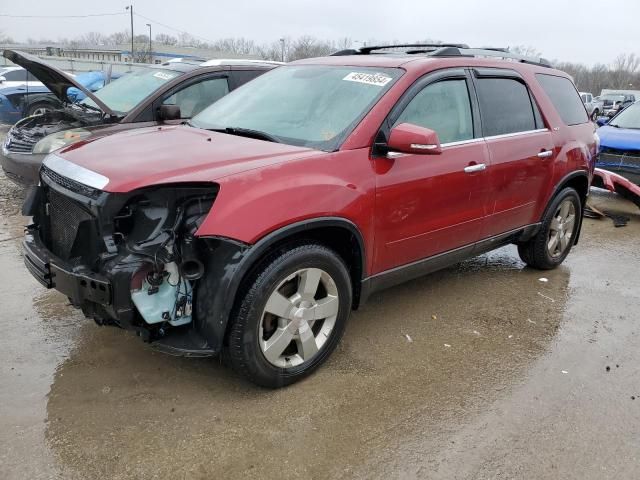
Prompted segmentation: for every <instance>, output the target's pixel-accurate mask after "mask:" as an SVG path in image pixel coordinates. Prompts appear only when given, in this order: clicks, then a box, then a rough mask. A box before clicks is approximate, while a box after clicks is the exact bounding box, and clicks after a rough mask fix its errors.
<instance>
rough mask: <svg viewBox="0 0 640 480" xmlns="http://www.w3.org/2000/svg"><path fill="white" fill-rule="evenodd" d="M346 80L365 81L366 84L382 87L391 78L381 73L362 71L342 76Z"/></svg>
mask: <svg viewBox="0 0 640 480" xmlns="http://www.w3.org/2000/svg"><path fill="white" fill-rule="evenodd" d="M343 80H346V81H348V82H358V83H366V84H367V85H376V86H378V87H384V86H385V85H386V84H387V83H389V82H390V81H391V80H392V79H391V77H388V76H386V75H384V74H382V73H363V72H351V73H350V74H348V75H347V76H346V77H344V78H343Z"/></svg>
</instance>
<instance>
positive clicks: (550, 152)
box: [538, 150, 553, 158]
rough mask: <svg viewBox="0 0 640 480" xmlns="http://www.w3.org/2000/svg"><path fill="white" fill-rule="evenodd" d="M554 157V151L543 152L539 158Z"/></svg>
mask: <svg viewBox="0 0 640 480" xmlns="http://www.w3.org/2000/svg"><path fill="white" fill-rule="evenodd" d="M552 156H553V150H543V151H541V152H540V153H539V154H538V158H549V157H552Z"/></svg>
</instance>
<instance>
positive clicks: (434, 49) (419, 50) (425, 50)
mask: <svg viewBox="0 0 640 480" xmlns="http://www.w3.org/2000/svg"><path fill="white" fill-rule="evenodd" d="M394 48H395V49H398V48H401V49H404V50H402V51H390V52H389V51H387V52H385V51H384V50H393V49H394ZM372 53H373V54H376V53H377V54H385V53H401V54H405V55H428V56H432V57H457V56H467V57H497V58H504V59H509V60H517V61H518V62H521V63H528V64H531V65H539V66H542V67H551V66H552V65H551V62H550V61H549V60H546V59H544V58H541V57H540V58H539V57H528V56H525V55H520V54H518V53H512V52H510V51H509V49H507V48H496V47H482V48H470V47H469V46H468V45H465V44H464V43H405V44H398V45H380V46H373V47H361V48H357V49H346V50H340V51H338V52H335V53H333V54H332V56H342V55H370V54H372Z"/></svg>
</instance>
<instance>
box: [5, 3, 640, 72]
mask: <svg viewBox="0 0 640 480" xmlns="http://www.w3.org/2000/svg"><path fill="white" fill-rule="evenodd" d="M129 3H130V2H120V1H117V0H116V1H113V0H108V1H102V2H97V1H88V0H47V1H43V0H20V1H19V2H15V1H10V0H0V13H1V14H11V15H87V14H96V13H116V12H125V6H126V5H128V4H129ZM133 4H134V12H138V13H140V14H141V15H144V16H146V17H149V18H151V19H153V20H155V21H157V22H160V23H163V24H166V25H169V26H171V27H174V28H176V29H180V30H186V31H188V32H189V33H191V34H193V35H195V36H198V37H201V38H202V39H209V40H215V39H218V38H223V37H240V36H243V37H247V38H251V39H253V40H255V41H257V42H267V41H273V40H277V39H278V38H280V37H282V36H290V37H296V36H299V35H313V36H315V37H318V38H322V39H325V38H326V39H338V38H343V37H350V38H351V39H353V40H359V41H363V40H364V41H370V40H374V39H375V40H398V41H414V40H417V39H424V38H432V39H439V40H442V41H446V42H456V43H468V44H469V45H471V46H496V47H506V46H513V45H527V46H533V47H535V48H537V49H538V50H539V51H541V52H542V53H543V55H544V56H545V57H547V58H549V59H560V60H567V61H579V62H583V63H587V64H593V63H598V62H602V63H609V62H611V61H612V60H613V59H614V58H615V56H616V55H618V54H619V53H631V52H635V53H637V54H640V28H639V25H640V1H639V0H617V1H615V2H604V1H602V0H571V1H567V0H564V1H563V0H536V1H521V0H511V1H508V0H456V1H451V0H449V1H443V0H438V1H434V0H352V1H349V0H313V1H312V0H267V1H258V0H253V1H250V0H234V1H225V2H222V1H215V0H179V1H177V0H172V1H169V0H136V1H134V2H133ZM145 23H148V21H147V20H144V19H142V18H136V17H134V29H135V32H136V34H138V33H146V32H147V27H146V26H145ZM151 23H152V24H153V25H154V26H153V29H154V30H153V31H154V34H155V33H159V32H165V33H170V34H174V35H175V34H176V33H177V32H176V31H173V30H170V29H168V28H165V27H162V26H160V25H158V24H155V23H154V22H151ZM129 28H130V27H129V17H128V15H118V16H111V17H94V18H57V19H52V18H7V17H0V30H1V31H2V32H3V33H4V34H5V35H9V36H11V37H13V38H14V39H15V40H16V41H24V40H26V39H27V37H32V38H36V39H39V38H51V39H54V40H55V39H57V38H59V37H74V36H77V35H81V34H83V33H85V32H88V31H99V32H102V33H105V34H108V33H111V32H114V31H119V30H124V29H129Z"/></svg>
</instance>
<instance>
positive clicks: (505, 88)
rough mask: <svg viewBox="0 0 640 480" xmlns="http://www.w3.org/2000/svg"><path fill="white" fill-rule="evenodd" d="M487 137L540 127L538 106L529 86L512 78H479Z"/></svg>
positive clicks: (480, 100)
mask: <svg viewBox="0 0 640 480" xmlns="http://www.w3.org/2000/svg"><path fill="white" fill-rule="evenodd" d="M476 87H477V90H478V100H479V103H480V113H481V115H482V130H483V133H484V136H485V137H491V136H494V135H504V134H507V133H516V132H526V131H529V130H535V129H536V116H535V113H534V106H533V105H532V103H531V97H530V96H529V91H528V90H527V87H526V86H525V85H524V84H522V83H521V82H519V81H517V80H513V79H511V78H480V79H477V80H476Z"/></svg>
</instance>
